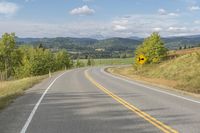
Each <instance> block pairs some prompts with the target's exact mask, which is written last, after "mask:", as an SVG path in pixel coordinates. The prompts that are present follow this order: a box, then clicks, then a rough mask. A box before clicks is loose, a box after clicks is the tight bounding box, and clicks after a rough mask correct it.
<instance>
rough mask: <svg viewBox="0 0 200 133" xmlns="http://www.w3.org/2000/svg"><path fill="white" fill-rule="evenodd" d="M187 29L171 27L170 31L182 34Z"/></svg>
mask: <svg viewBox="0 0 200 133" xmlns="http://www.w3.org/2000/svg"><path fill="white" fill-rule="evenodd" d="M186 30H187V28H186V27H169V28H168V31H170V32H182V31H186Z"/></svg>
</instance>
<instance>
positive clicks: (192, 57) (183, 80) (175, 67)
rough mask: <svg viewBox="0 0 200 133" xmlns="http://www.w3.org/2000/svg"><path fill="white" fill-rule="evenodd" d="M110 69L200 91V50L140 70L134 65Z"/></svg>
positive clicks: (177, 87) (194, 91) (188, 90)
mask: <svg viewBox="0 0 200 133" xmlns="http://www.w3.org/2000/svg"><path fill="white" fill-rule="evenodd" d="M180 52H181V51H180ZM108 71H110V72H112V73H116V74H120V75H123V76H127V77H129V78H132V79H139V80H144V81H147V82H151V83H156V84H160V85H165V86H169V87H173V88H176V89H179V90H184V91H187V92H192V93H198V94H199V93H200V50H197V51H195V52H190V53H189V54H188V53H187V54H185V55H180V56H179V57H177V58H175V59H171V60H167V61H165V62H162V63H160V64H155V65H146V66H143V67H141V68H140V69H138V70H136V69H134V68H133V67H120V68H119V67H118V68H117V67H115V68H110V69H108Z"/></svg>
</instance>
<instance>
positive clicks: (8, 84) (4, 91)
mask: <svg viewBox="0 0 200 133" xmlns="http://www.w3.org/2000/svg"><path fill="white" fill-rule="evenodd" d="M47 77H48V76H47V75H44V76H35V77H29V78H23V79H18V80H12V81H0V109H2V108H4V107H5V106H7V105H8V104H9V103H10V102H12V100H13V99H14V98H16V97H17V96H20V95H22V94H23V93H24V90H26V89H27V88H31V87H32V86H34V85H35V84H37V83H39V82H40V81H41V80H43V79H45V78H47Z"/></svg>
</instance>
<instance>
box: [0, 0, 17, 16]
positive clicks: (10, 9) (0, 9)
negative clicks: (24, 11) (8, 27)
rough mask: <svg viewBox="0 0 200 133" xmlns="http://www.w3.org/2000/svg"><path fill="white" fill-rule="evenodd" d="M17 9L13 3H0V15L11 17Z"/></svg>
mask: <svg viewBox="0 0 200 133" xmlns="http://www.w3.org/2000/svg"><path fill="white" fill-rule="evenodd" d="M18 9H19V7H18V5H17V4H15V3H11V2H0V14H3V15H13V14H15V13H16V12H17V11H18Z"/></svg>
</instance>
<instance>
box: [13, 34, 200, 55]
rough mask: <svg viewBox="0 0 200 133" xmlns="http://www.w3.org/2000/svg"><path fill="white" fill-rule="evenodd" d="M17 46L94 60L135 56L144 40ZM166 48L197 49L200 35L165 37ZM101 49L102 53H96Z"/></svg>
mask: <svg viewBox="0 0 200 133" xmlns="http://www.w3.org/2000/svg"><path fill="white" fill-rule="evenodd" d="M16 40H17V45H33V46H38V45H39V44H42V45H43V46H44V47H46V48H50V49H52V50H57V49H67V50H68V51H69V52H70V53H71V54H72V55H73V56H75V58H76V57H78V56H79V57H80V56H81V58H85V56H86V55H90V56H92V57H94V58H101V57H103V58H107V57H121V55H122V54H125V57H126V56H129V57H131V56H133V53H134V50H135V48H136V47H137V46H138V45H139V44H141V43H142V41H143V40H144V38H139V37H130V38H120V37H113V38H108V39H104V40H97V39H92V38H71V37H57V38H18V37H17V38H16ZM162 40H163V41H164V43H165V46H166V47H167V48H168V49H170V50H174V49H179V48H180V47H181V48H185V47H186V48H188V47H197V46H199V45H200V35H194V36H182V37H165V38H162ZM97 49H101V51H96V50H97Z"/></svg>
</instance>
